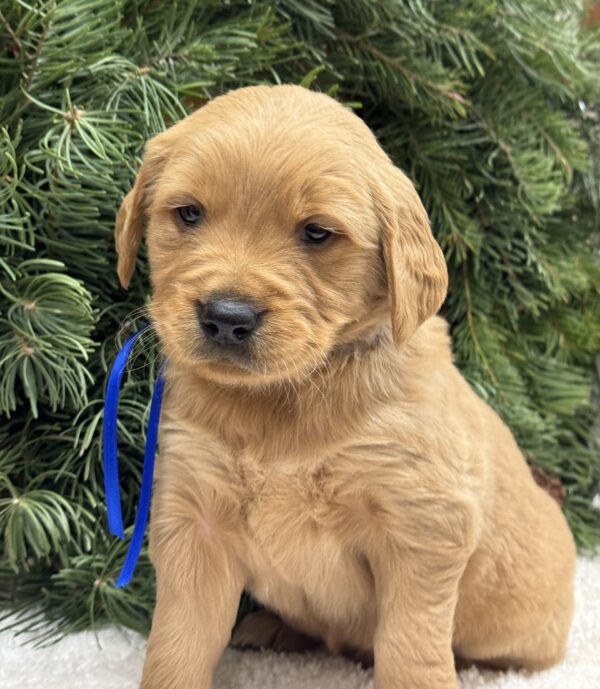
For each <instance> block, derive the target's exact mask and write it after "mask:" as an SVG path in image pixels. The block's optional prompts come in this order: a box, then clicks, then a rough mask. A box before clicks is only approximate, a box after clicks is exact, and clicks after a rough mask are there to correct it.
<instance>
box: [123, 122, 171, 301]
mask: <svg viewBox="0 0 600 689" xmlns="http://www.w3.org/2000/svg"><path fill="white" fill-rule="evenodd" d="M168 149H169V146H168V145H167V141H165V135H164V134H159V135H158V136H156V137H155V138H154V139H152V140H151V141H149V142H148V143H147V144H146V148H145V149H144V160H143V162H142V167H141V168H140V170H139V172H138V175H137V177H136V179H135V184H134V185H133V189H132V190H131V191H130V192H129V193H128V194H127V196H126V197H125V198H124V199H123V203H122V204H121V208H120V209H119V212H118V213H117V220H116V226H115V244H116V248H117V256H118V261H117V273H118V275H119V281H120V282H121V285H122V286H123V287H124V288H125V289H127V288H128V287H129V282H130V281H131V276H132V275H133V271H134V269H135V262H136V259H137V253H138V250H139V248H140V243H141V241H142V234H143V233H144V229H145V227H146V215H147V209H148V206H149V204H150V194H151V190H152V186H153V185H154V183H155V182H156V180H157V179H158V176H159V175H160V172H161V170H162V169H163V167H164V165H165V163H166V162H167V159H168Z"/></svg>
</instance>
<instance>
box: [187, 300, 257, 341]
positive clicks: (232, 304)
mask: <svg viewBox="0 0 600 689" xmlns="http://www.w3.org/2000/svg"><path fill="white" fill-rule="evenodd" d="M261 315H262V313H261V311H260V310H259V309H257V308H256V306H254V305H253V304H251V303H250V302H248V301H243V300H238V299H214V300H211V301H207V302H204V303H201V304H199V305H198V317H199V319H200V328H201V329H202V332H203V333H204V335H205V336H206V338H207V339H208V340H209V341H211V342H215V343H216V344H219V345H225V346H239V345H242V344H244V343H245V342H246V341H247V340H248V339H249V338H250V337H251V336H252V334H253V333H254V332H255V330H256V328H257V327H258V325H259V323H260V319H261Z"/></svg>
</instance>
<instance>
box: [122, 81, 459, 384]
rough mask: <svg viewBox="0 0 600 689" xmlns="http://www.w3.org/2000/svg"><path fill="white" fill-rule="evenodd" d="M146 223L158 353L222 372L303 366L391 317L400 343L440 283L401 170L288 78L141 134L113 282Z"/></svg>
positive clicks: (434, 299) (327, 104) (303, 369)
mask: <svg viewBox="0 0 600 689" xmlns="http://www.w3.org/2000/svg"><path fill="white" fill-rule="evenodd" d="M144 231H145V232H146V234H147V243H148V250H149V257H150V268H151V279H152V285H153V300H152V307H151V311H152V315H153V318H154V320H155V322H156V327H157V328H158V331H159V334H160V337H161V339H162V341H163V343H164V345H165V348H166V351H167V354H168V356H169V357H170V358H171V359H174V360H177V361H178V362H179V363H181V364H184V365H186V366H189V367H191V368H192V369H194V370H196V371H198V372H199V373H201V374H202V375H204V376H208V377H210V378H212V379H215V380H217V381H220V382H225V383H227V382H228V383H238V384H239V383H242V384H260V383H265V382H268V381H274V380H282V379H289V378H301V377H303V376H306V375H307V374H308V373H309V372H310V371H311V370H312V369H313V368H315V367H317V366H319V365H321V364H322V363H324V361H325V360H326V359H327V356H328V354H329V353H330V352H331V350H332V349H333V348H334V347H335V346H336V345H337V344H339V343H340V342H344V341H349V340H351V339H353V338H355V337H357V336H358V335H359V334H360V333H365V332H367V331H368V330H369V329H373V328H375V327H381V324H382V323H383V322H384V321H385V320H386V319H387V320H389V319H390V317H391V324H392V332H393V337H394V341H395V343H396V344H397V346H399V347H400V346H402V344H403V343H404V342H406V341H407V340H408V339H409V338H410V336H411V335H412V334H413V332H414V331H415V330H416V328H417V327H418V326H419V325H420V324H421V323H422V322H423V321H424V320H425V319H426V318H428V317H429V316H431V315H433V314H434V313H435V312H436V311H437V310H438V308H439V307H440V305H441V303H442V301H443V299H444V296H445V293H446V286H447V273H446V265H445V262H444V258H443V255H442V252H441V250H440V248H439V246H438V245H437V244H436V242H435V240H434V238H433V236H432V234H431V230H430V228H429V223H428V219H427V215H426V212H425V210H424V208H423V205H422V204H421V201H420V199H419V197H418V196H417V193H416V192H415V189H414V187H413V185H412V184H411V182H410V181H409V180H408V179H407V177H406V176H405V175H404V174H403V173H402V172H400V170H398V169H397V168H395V167H394V166H393V164H392V163H391V161H390V159H389V158H388V157H387V155H386V154H385V153H384V152H383V150H382V149H381V148H380V146H379V145H378V143H377V141H376V140H375V137H374V136H373V135H372V133H371V132H370V130H369V129H368V128H367V126H366V125H365V124H364V123H363V122H362V121H361V120H360V119H359V118H358V117H356V116H355V115H354V114H353V113H352V112H350V111H349V110H347V109H346V108H344V107H343V106H341V105H340V104H339V103H336V102H335V101H334V100H333V99H331V98H329V97H327V96H325V95H322V94H318V93H313V92H310V91H307V90H305V89H303V88H300V87H296V86H277V87H262V86H261V87H251V88H245V89H240V90H238V91H234V92H232V93H229V94H228V95H225V96H222V97H220V98H217V99H215V100H213V101H212V102H210V103H209V104H208V105H206V106H205V107H203V108H201V109H200V110H199V111H197V112H196V113H194V114H193V115H191V116H190V117H188V118H186V119H185V120H183V121H182V122H180V123H179V124H177V125H175V126H174V127H171V128H170V129H169V130H167V131H166V132H164V133H162V134H160V135H158V136H157V137H155V138H154V139H152V140H151V141H150V142H149V143H148V145H147V146H146V150H145V156H144V162H143V165H142V167H141V169H140V172H139V175H138V177H137V180H136V183H135V186H134V188H133V189H132V191H131V192H130V193H129V194H128V195H127V197H126V198H125V201H124V202H123V205H122V207H121V209H120V211H119V214H118V217H117V232H116V242H117V251H118V256H119V265H118V272H119V277H120V280H121V283H122V284H123V286H125V287H127V285H128V284H129V280H130V278H131V275H132V272H133V269H134V265H135V259H136V252H137V249H138V246H139V244H140V241H141V237H142V234H143V232H144Z"/></svg>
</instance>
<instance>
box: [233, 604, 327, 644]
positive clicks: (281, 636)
mask: <svg viewBox="0 0 600 689" xmlns="http://www.w3.org/2000/svg"><path fill="white" fill-rule="evenodd" d="M320 644H321V642H320V641H319V640H318V639H314V638H313V637H311V636H308V635H306V634H303V633H302V632H299V631H297V630H296V629H293V628H292V627H290V626H289V625H288V624H287V623H286V622H284V621H283V620H282V619H281V617H279V616H278V615H276V614H275V613H272V612H269V611H268V610H259V611H257V612H253V613H250V614H249V615H246V617H244V619H243V620H242V621H241V622H240V623H239V625H238V626H237V627H236V629H235V631H234V632H233V635H232V637H231V645H232V646H238V647H250V648H265V649H271V650H273V651H289V652H294V653H301V652H303V651H310V650H313V649H315V648H317V647H318V646H320Z"/></svg>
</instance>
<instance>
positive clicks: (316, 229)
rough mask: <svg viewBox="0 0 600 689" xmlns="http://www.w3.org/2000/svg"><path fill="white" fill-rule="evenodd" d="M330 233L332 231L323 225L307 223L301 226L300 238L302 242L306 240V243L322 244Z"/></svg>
mask: <svg viewBox="0 0 600 689" xmlns="http://www.w3.org/2000/svg"><path fill="white" fill-rule="evenodd" d="M331 235H332V233H331V232H330V231H329V230H326V229H325V228H324V227H320V226H319V225H315V224H314V223H309V224H308V225H305V226H304V227H303V228H302V232H301V233H300V238H301V239H302V241H303V242H307V243H308V244H322V243H323V242H324V241H326V240H327V239H328V238H329V237H330V236H331Z"/></svg>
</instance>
